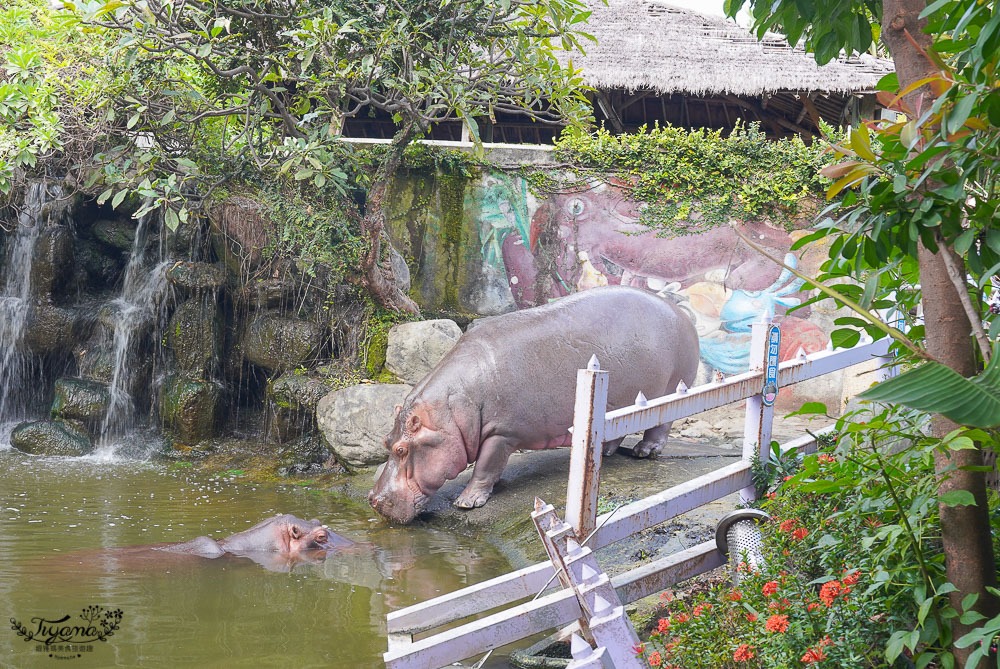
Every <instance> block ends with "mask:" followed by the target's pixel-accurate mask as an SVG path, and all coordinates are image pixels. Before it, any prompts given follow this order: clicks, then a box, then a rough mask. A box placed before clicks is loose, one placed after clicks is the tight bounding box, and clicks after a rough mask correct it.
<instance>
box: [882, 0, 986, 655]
mask: <svg viewBox="0 0 1000 669" xmlns="http://www.w3.org/2000/svg"><path fill="white" fill-rule="evenodd" d="M882 6H883V14H882V26H883V27H882V39H883V41H884V42H885V43H886V45H887V46H888V47H889V50H890V51H891V53H892V57H893V61H894V63H895V66H896V74H897V76H898V77H899V86H900V88H905V87H907V86H909V85H910V84H911V83H912V82H914V81H918V80H920V79H923V78H924V77H928V76H931V75H934V74H937V70H936V68H935V67H934V65H933V64H932V63H931V62H930V61H929V60H928V59H927V58H926V57H925V56H924V55H923V54H922V53H921V52H920V49H926V48H927V47H929V46H930V45H931V37H930V36H929V35H927V34H925V33H924V32H923V28H924V27H925V25H926V21H921V20H919V18H918V16H919V14H920V12H921V11H923V9H924V8H925V6H926V1H925V0H883V4H882ZM918 46H919V47H920V48H919V49H918ZM933 102H934V94H933V92H932V91H931V90H930V88H929V87H928V86H923V87H921V88H919V89H917V90H915V91H913V92H912V93H910V94H909V95H907V96H906V103H907V104H908V105H909V106H910V107H911V108H913V109H917V108H918V106H919V108H920V109H921V110H923V109H927V108H928V107H929V106H930V105H931V104H933ZM945 253H951V254H953V256H952V257H954V258H955V259H956V261H957V262H958V264H959V266H960V267H963V268H964V267H965V264H964V262H962V260H961V258H957V257H956V256H954V251H953V250H952V249H951V248H948V247H944V246H941V247H939V250H938V253H932V252H931V251H930V250H929V249H928V248H926V247H925V246H923V244H921V245H920V247H919V249H918V253H917V260H918V263H919V266H920V286H921V302H922V304H923V309H924V323H925V328H926V329H925V331H926V346H927V352H928V353H930V354H931V355H932V356H934V358H936V359H937V360H938V361H940V362H941V363H943V364H945V365H947V366H948V367H950V368H951V369H954V370H955V371H956V372H958V373H959V374H961V375H962V376H972V375H973V374H975V373H976V360H975V353H974V349H973V347H972V339H971V332H972V326H971V324H970V322H969V319H968V316H967V315H966V313H965V310H964V309H963V308H962V303H961V301H960V299H959V297H958V291H957V290H956V288H955V285H954V283H952V281H951V279H950V278H949V276H948V270H947V266H946V265H945V262H944V259H943V258H944V255H943V254H945ZM957 427H958V426H957V425H955V424H954V423H953V422H951V421H949V420H947V419H946V418H944V417H943V416H935V418H934V420H933V421H932V424H931V431H932V433H933V434H934V436H936V437H943V436H945V435H946V434H948V433H949V432H950V431H952V430H954V429H955V428H957ZM982 464H983V458H982V453H981V452H980V451H979V450H977V449H973V450H962V451H956V452H948V453H938V454H936V455H935V467H936V469H937V471H938V472H939V473H942V474H944V472H945V471H946V470H949V471H948V473H947V474H944V475H943V476H942V479H941V483H940V485H939V488H938V489H939V492H940V493H942V494H943V493H945V492H948V491H951V490H966V491H968V492H970V493H972V496H973V497H974V498H975V500H976V505H975V506H954V507H949V506H944V505H942V506H941V507H940V513H941V543H942V547H943V549H944V554H945V569H946V575H947V577H948V581H949V582H951V583H952V584H953V585H954V586H955V587H956V588H958V591H957V592H952V593H951V594H950V599H951V605H952V606H953V607H954V608H955V609H956V610H957V611H959V613H962V608H961V602H962V599H963V598H964V597H965V596H966V595H969V594H974V593H975V594H978V595H979V599H978V601H977V603H976V605H975V607H974V608H975V610H977V611H979V612H980V613H982V614H983V615H985V616H986V617H987V618H991V617H993V616H995V615H996V614H997V612H998V610H1000V606H998V602H997V600H996V598H995V597H994V596H993V595H992V594H990V593H989V592H988V591H987V590H986V587H987V586H992V587H996V585H997V578H996V572H995V570H994V564H993V544H992V541H991V538H990V522H989V516H988V513H987V508H986V479H985V476H984V474H983V472H981V471H964V470H961V469H957V468H958V467H966V466H973V467H976V466H981V465H982ZM971 629H972V626H969V625H963V624H961V623H960V622H958V620H957V619H954V620H953V621H952V632H953V634H954V638H955V639H957V638H959V637H961V636H962V635H963V634H965V633H966V632H968V631H970V630H971ZM972 650H973V649H971V648H966V649H960V648H954V647H953V648H952V651H953V652H954V654H955V660H956V663H955V664H956V666H958V667H964V666H965V663H966V659H967V658H968V656H969V655H970V654H971V652H972ZM988 665H989V660H988V659H986V658H984V659H983V660H981V661H980V662H979V664H978V665H977V666H978V667H979V669H985V668H986V667H987V666H988Z"/></svg>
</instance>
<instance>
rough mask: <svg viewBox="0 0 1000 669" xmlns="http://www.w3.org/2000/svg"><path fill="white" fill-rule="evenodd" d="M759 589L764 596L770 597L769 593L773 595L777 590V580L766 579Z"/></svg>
mask: <svg viewBox="0 0 1000 669" xmlns="http://www.w3.org/2000/svg"><path fill="white" fill-rule="evenodd" d="M760 591H761V592H762V593H764V596H765V597H770V596H771V595H773V594H774V593H776V592H777V591H778V582H777V581H768V582H767V583H765V584H764V587H763V588H761V589H760Z"/></svg>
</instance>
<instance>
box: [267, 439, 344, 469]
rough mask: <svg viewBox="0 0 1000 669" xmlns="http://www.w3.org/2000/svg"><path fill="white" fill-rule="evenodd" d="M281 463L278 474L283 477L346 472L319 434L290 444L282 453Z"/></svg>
mask: <svg viewBox="0 0 1000 669" xmlns="http://www.w3.org/2000/svg"><path fill="white" fill-rule="evenodd" d="M280 462H281V467H280V468H279V469H278V473H279V474H281V475H282V476H316V475H318V474H326V473H330V472H342V471H343V470H344V468H343V467H342V466H340V464H339V463H338V462H337V460H336V459H335V458H334V457H333V451H331V450H330V446H329V445H328V444H327V443H326V441H325V440H324V439H323V437H322V436H321V435H320V434H319V433H310V434H307V435H305V436H302V437H299V438H298V439H296V440H295V441H293V442H291V443H290V444H288V446H287V447H285V448H284V449H283V450H282V452H281V456H280Z"/></svg>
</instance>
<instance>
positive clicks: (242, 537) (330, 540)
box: [219, 514, 346, 555]
mask: <svg viewBox="0 0 1000 669" xmlns="http://www.w3.org/2000/svg"><path fill="white" fill-rule="evenodd" d="M341 541H346V540H345V539H343V538H342V537H339V536H338V535H336V534H334V533H333V532H331V531H330V530H329V529H328V528H327V527H326V526H325V525H323V524H322V523H320V522H319V521H318V520H316V519H312V520H302V519H301V518H297V517H295V516H293V515H291V514H283V515H280V516H275V517H273V518H268V519H267V520H265V521H264V522H261V523H258V524H256V525H254V526H253V527H251V528H250V529H249V530H244V531H243V532H239V533H237V534H234V535H232V536H229V537H226V538H225V539H222V540H221V541H219V546H220V547H221V548H222V550H223V551H225V552H227V553H250V552H259V551H262V552H274V553H280V554H282V555H296V554H298V553H301V552H303V551H310V550H332V549H335V548H338V547H340V546H341V545H342V544H341V543H339V542H341Z"/></svg>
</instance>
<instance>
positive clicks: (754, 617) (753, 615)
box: [747, 613, 757, 623]
mask: <svg viewBox="0 0 1000 669" xmlns="http://www.w3.org/2000/svg"><path fill="white" fill-rule="evenodd" d="M747 620H749V621H750V622H752V623H755V622H757V614H756V613H748V614H747Z"/></svg>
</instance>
